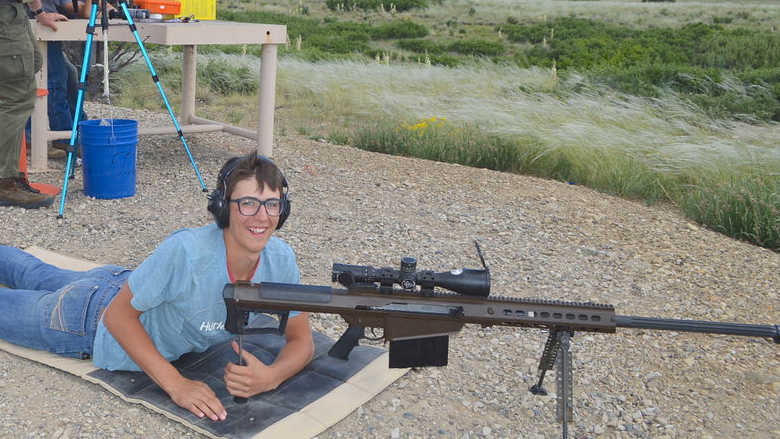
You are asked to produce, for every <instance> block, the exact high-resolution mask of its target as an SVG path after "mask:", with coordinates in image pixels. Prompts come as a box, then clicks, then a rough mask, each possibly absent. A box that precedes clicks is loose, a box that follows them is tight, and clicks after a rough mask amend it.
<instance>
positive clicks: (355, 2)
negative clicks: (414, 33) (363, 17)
mask: <svg viewBox="0 0 780 439" xmlns="http://www.w3.org/2000/svg"><path fill="white" fill-rule="evenodd" d="M390 3H392V4H393V5H395V10H396V11H399V12H403V11H408V10H411V9H425V8H427V7H428V1H427V0H393V1H385V0H325V6H327V7H328V9H330V10H332V11H338V10H353V9H362V10H364V11H374V10H377V9H379V5H380V4H381V5H383V6H384V7H385V9H389V8H390Z"/></svg>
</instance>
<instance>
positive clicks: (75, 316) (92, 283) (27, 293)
mask: <svg viewBox="0 0 780 439" xmlns="http://www.w3.org/2000/svg"><path fill="white" fill-rule="evenodd" d="M129 274H130V270H126V269H123V268H121V267H117V266H111V265H107V266H103V267H98V268H94V269H92V270H89V271H72V270H63V269H61V268H58V267H55V266H53V265H49V264H46V263H44V262H43V261H41V260H40V259H38V258H36V257H35V256H32V255H30V254H29V253H26V252H24V251H22V250H19V249H17V248H15V247H6V246H0V283H1V284H3V285H5V286H7V287H8V288H5V287H2V288H0V338H2V339H4V340H6V341H9V342H11V343H14V344H18V345H21V346H26V347H29V348H33V349H40V350H46V351H49V352H53V353H56V354H59V355H62V356H65V357H73V358H82V359H87V358H90V357H91V356H92V344H93V341H94V339H95V331H96V330H97V325H98V322H99V321H100V317H101V316H102V314H103V311H104V310H105V308H107V307H108V305H109V303H111V299H113V298H114V296H115V295H116V293H117V292H118V291H119V288H120V287H121V286H122V285H123V284H124V283H125V281H126V280H127V277H128V276H129Z"/></svg>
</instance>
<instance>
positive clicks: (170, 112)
mask: <svg viewBox="0 0 780 439" xmlns="http://www.w3.org/2000/svg"><path fill="white" fill-rule="evenodd" d="M119 6H120V7H121V8H122V12H124V14H125V18H126V19H127V24H128V25H129V26H130V32H132V33H133V36H134V37H135V41H136V43H138V47H139V48H140V49H141V53H142V54H143V55H144V59H145V60H146V66H147V67H149V73H151V74H152V79H153V80H154V84H155V85H156V86H157V90H159V91H160V96H161V97H162V100H163V102H164V103H165V107H166V108H167V109H168V115H170V116H171V120H172V121H173V126H174V127H175V128H176V133H177V134H178V135H179V140H181V143H182V145H184V151H186V152H187V157H189V159H190V163H192V169H194V170H195V175H196V176H197V177H198V181H199V182H200V187H201V189H202V190H203V192H208V189H207V188H206V183H205V182H204V181H203V177H201V175H200V171H199V170H198V165H196V164H195V159H194V158H193V157H192V153H191V152H190V147H189V146H188V145H187V141H186V140H185V139H184V133H182V131H181V127H180V126H179V121H178V120H176V116H174V115H173V109H172V108H171V104H170V103H169V102H168V97H167V96H165V90H163V88H162V85H161V84H160V78H158V77H157V72H156V71H155V70H154V66H152V60H151V59H149V54H148V53H147V52H146V47H145V46H144V43H143V42H142V41H141V37H140V36H139V35H138V30H136V27H135V22H134V21H133V17H132V16H131V15H130V11H128V10H127V2H126V1H125V0H121V1H120V3H119Z"/></svg>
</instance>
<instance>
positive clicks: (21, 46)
mask: <svg viewBox="0 0 780 439" xmlns="http://www.w3.org/2000/svg"><path fill="white" fill-rule="evenodd" d="M40 68H41V55H40V53H39V52H38V46H37V45H36V43H35V39H34V37H33V33H32V29H31V28H30V21H29V20H28V18H27V14H26V12H25V9H24V5H23V4H22V3H0V178H7V177H16V176H18V175H19V157H20V156H19V154H20V152H21V146H22V136H23V135H24V126H25V125H26V124H27V119H29V118H30V115H31V114H32V111H33V107H34V106H35V96H36V83H35V72H37V71H38V70H40Z"/></svg>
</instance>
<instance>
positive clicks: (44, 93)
mask: <svg viewBox="0 0 780 439" xmlns="http://www.w3.org/2000/svg"><path fill="white" fill-rule="evenodd" d="M48 94H49V90H48V89H46V88H39V89H38V96H39V97H40V96H48Z"/></svg>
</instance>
